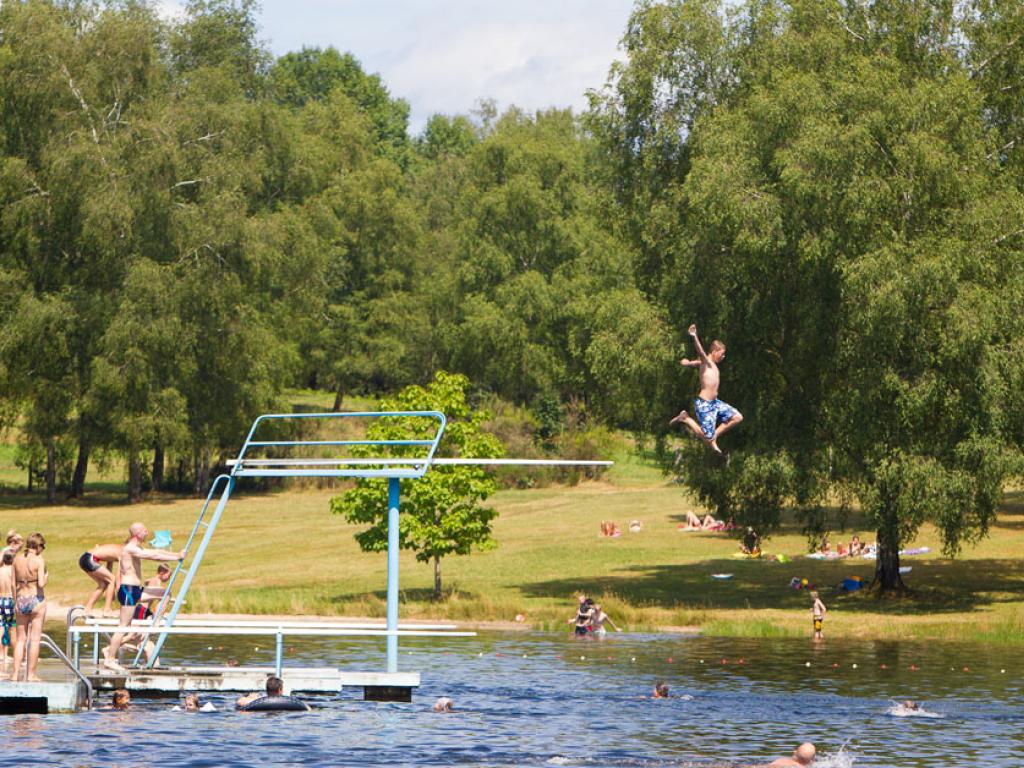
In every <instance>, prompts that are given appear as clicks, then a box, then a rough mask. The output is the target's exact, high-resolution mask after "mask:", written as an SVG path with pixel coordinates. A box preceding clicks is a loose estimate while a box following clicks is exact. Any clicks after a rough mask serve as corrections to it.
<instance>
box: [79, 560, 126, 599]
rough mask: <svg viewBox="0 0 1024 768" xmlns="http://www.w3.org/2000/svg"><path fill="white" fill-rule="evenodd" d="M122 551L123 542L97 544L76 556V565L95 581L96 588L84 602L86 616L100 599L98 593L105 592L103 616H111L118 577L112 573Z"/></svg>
mask: <svg viewBox="0 0 1024 768" xmlns="http://www.w3.org/2000/svg"><path fill="white" fill-rule="evenodd" d="M123 551H124V544H97V545H96V546H95V547H93V548H92V549H90V550H89V551H87V552H83V553H82V556H81V557H79V558H78V567H79V568H81V569H82V570H83V571H85V575H86V576H88V577H89V578H90V579H92V580H93V581H95V582H96V589H94V590H93V591H92V594H91V595H89V599H88V600H87V601H86V603H85V614H86V615H87V616H88V615H89V614H90V613H91V612H92V609H93V606H94V605H96V601H97V600H99V599H100V595H103V594H104V593H105V594H106V601H105V603H104V606H103V615H104V616H113V615H114V613H113V612H112V611H111V610H110V606H111V605H112V604H113V602H114V590H115V589H117V587H118V578H117V576H116V575H115V574H114V573H113V570H112V569H113V567H114V563H116V562H117V561H118V560H120V559H121V552H123Z"/></svg>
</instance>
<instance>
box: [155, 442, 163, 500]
mask: <svg viewBox="0 0 1024 768" xmlns="http://www.w3.org/2000/svg"><path fill="white" fill-rule="evenodd" d="M163 487H164V447H163V446H162V445H160V444H157V445H155V446H153V490H154V491H160V490H163Z"/></svg>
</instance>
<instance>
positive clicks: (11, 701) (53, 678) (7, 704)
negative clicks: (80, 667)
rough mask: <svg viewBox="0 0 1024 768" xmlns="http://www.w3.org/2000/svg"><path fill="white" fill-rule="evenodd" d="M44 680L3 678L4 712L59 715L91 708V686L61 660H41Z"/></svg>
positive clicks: (1, 712) (0, 705) (0, 703)
mask: <svg viewBox="0 0 1024 768" xmlns="http://www.w3.org/2000/svg"><path fill="white" fill-rule="evenodd" d="M39 676H40V677H41V678H43V682H41V683H24V682H20V683H14V682H11V681H10V680H3V681H0V715H23V714H39V715H46V714H55V713H67V712H80V711H81V710H83V709H88V708H89V703H90V702H89V695H90V691H89V688H88V686H87V685H86V684H85V683H84V682H82V681H81V680H79V679H78V678H77V677H76V676H75V675H73V674H71V673H70V672H69V671H68V669H67V667H65V666H64V665H63V664H61V663H60V662H57V661H55V660H50V659H41V660H40V661H39Z"/></svg>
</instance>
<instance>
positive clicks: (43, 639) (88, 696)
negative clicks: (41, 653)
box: [39, 634, 92, 709]
mask: <svg viewBox="0 0 1024 768" xmlns="http://www.w3.org/2000/svg"><path fill="white" fill-rule="evenodd" d="M43 646H46V647H47V648H49V649H50V650H51V651H53V653H54V655H55V656H56V657H57V658H58V659H60V660H61V661H62V662H63V663H64V666H65V667H67V668H68V669H69V670H71V672H72V674H74V676H75V677H77V678H78V679H79V680H80V681H82V682H83V683H85V706H86V708H87V709H92V683H90V682H89V678H87V677H86V676H85V675H83V674H82V672H81V670H80V669H79V668H78V667H76V666H75V665H74V664H72V663H71V659H69V658H68V657H67V655H66V654H65V653H64V651H62V650H61V649H60V646H59V645H57V644H56V643H55V642H54V641H53V638H52V637H50V636H49V635H46V634H43V635H40V637H39V647H40V648H41V647H43Z"/></svg>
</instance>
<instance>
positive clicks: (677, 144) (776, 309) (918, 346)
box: [591, 0, 1024, 589]
mask: <svg viewBox="0 0 1024 768" xmlns="http://www.w3.org/2000/svg"><path fill="white" fill-rule="evenodd" d="M687 6H689V7H687ZM716 6H717V4H711V3H708V4H684V3H669V4H666V6H665V7H663V8H662V7H659V8H657V9H655V8H653V7H650V6H648V5H646V4H643V5H641V6H639V7H638V10H637V12H636V13H635V14H634V20H633V23H632V25H631V27H630V32H629V33H628V34H627V40H629V41H631V44H632V43H637V44H638V45H639V48H636V49H631V51H630V52H631V57H630V60H629V62H628V63H626V64H624V65H622V66H621V67H619V68H617V69H616V70H614V71H613V79H612V83H611V84H610V86H609V88H608V89H606V91H605V92H604V93H603V94H601V98H600V99H598V100H597V102H596V104H595V111H594V113H592V118H591V119H592V121H593V122H594V124H595V126H596V128H595V130H596V131H597V135H598V136H599V138H600V140H601V142H602V146H603V147H604V148H605V152H606V153H607V155H608V157H609V160H610V161H611V162H612V163H614V165H613V166H612V167H613V168H615V169H616V170H617V171H618V175H617V178H618V180H619V181H620V182H622V183H623V184H624V187H623V188H621V189H620V190H619V191H618V199H619V200H620V201H621V204H622V206H623V216H624V217H626V221H627V222H628V225H629V227H630V228H631V230H632V231H634V232H635V237H636V238H637V239H638V241H639V244H638V246H637V247H639V248H649V247H650V244H652V243H653V244H666V245H667V247H666V248H664V249H661V248H659V249H657V250H658V259H660V260H662V261H660V262H654V263H653V268H651V262H648V261H647V260H645V259H641V260H640V261H639V262H638V264H639V268H640V270H641V274H638V277H637V281H638V283H639V284H640V285H642V286H649V289H650V290H652V291H656V292H657V296H658V299H659V303H661V304H662V305H663V306H664V307H665V310H666V311H667V312H668V313H669V316H670V318H671V320H672V322H673V324H674V325H675V327H676V328H679V329H681V328H684V327H686V324H687V323H688V322H690V321H691V320H697V321H698V322H699V323H702V328H703V329H704V331H705V332H706V333H707V334H710V335H712V336H719V337H721V338H723V339H724V340H725V341H726V343H727V345H728V347H729V359H728V360H727V362H726V365H725V367H724V368H723V376H724V378H723V396H725V397H726V398H727V399H728V400H730V402H732V403H734V404H735V405H737V406H738V407H739V408H740V409H741V410H743V412H744V414H745V416H746V420H745V422H744V425H743V428H742V429H741V430H738V431H737V432H736V433H734V434H731V435H730V438H729V441H730V444H731V445H732V446H733V448H734V455H733V456H732V461H731V462H730V464H729V466H728V467H727V468H722V466H721V465H720V464H718V463H717V462H708V461H706V460H705V459H706V457H705V456H704V454H703V453H702V452H699V451H697V450H693V451H688V452H687V454H686V455H687V456H688V457H689V458H688V460H687V463H686V477H687V481H688V482H689V483H690V484H691V485H692V486H693V487H694V489H695V490H697V491H698V493H700V494H701V495H702V496H703V497H704V498H705V499H708V500H713V501H714V503H715V504H716V505H717V506H718V508H719V509H720V510H722V511H734V512H735V513H736V514H737V515H738V517H739V519H742V518H743V517H744V516H752V517H753V518H757V519H759V520H760V521H761V524H762V525H766V526H768V528H769V530H767V531H766V530H762V531H761V532H762V533H767V532H770V529H771V528H772V527H774V526H775V525H777V523H778V520H779V516H778V510H779V509H780V508H781V506H782V505H784V504H791V503H792V504H796V505H797V507H798V511H799V512H800V513H801V514H802V515H803V516H804V519H805V521H806V522H807V523H808V526H809V528H811V529H812V530H814V529H820V528H821V527H822V516H823V514H824V509H823V506H822V503H823V499H824V496H825V493H826V492H827V490H828V488H829V487H830V485H831V484H833V483H842V484H844V486H845V487H852V488H854V489H855V491H856V493H857V494H858V496H859V498H860V501H861V508H862V511H863V512H864V514H865V515H866V516H867V517H868V519H869V520H870V521H871V522H872V524H873V525H874V527H875V528H876V531H877V535H878V542H879V551H880V556H879V559H878V566H877V567H878V571H877V579H878V583H879V584H880V585H881V586H882V587H883V588H885V589H890V588H894V587H898V586H899V585H900V582H899V573H898V565H899V558H898V551H899V548H900V547H901V546H902V545H903V543H904V542H906V541H908V540H909V537H911V536H912V535H913V534H914V532H915V531H916V530H917V528H918V526H919V525H920V523H921V522H922V521H924V520H930V521H932V522H934V523H935V524H936V525H937V526H938V528H939V531H940V533H941V535H942V537H943V541H944V545H945V548H946V551H947V553H949V554H955V553H956V552H957V551H958V550H959V548H960V546H961V545H962V543H964V542H969V541H973V540H975V539H976V538H977V537H978V536H981V535H984V533H985V532H986V530H987V528H988V525H989V524H990V523H991V520H992V516H993V514H994V511H995V505H996V503H997V501H998V498H999V495H1000V492H1001V491H1000V489H1001V484H1002V481H1003V478H1004V477H1005V475H1006V472H1007V470H1008V467H1009V466H1010V465H1009V463H1008V461H1007V451H1008V450H1009V449H1011V448H1012V446H1013V443H1014V439H1015V438H1016V436H1017V435H1019V431H1018V430H1019V427H1017V426H1016V424H1018V423H1019V422H1017V421H1016V419H1015V418H1014V417H1008V416H1007V415H1006V411H1007V410H1008V409H1007V408H1006V407H1005V405H1004V404H1005V403H1006V402H1007V401H1009V402H1018V398H1019V394H1018V393H1017V392H1016V391H1015V389H1014V384H1015V383H1016V382H1019V380H1020V377H1019V376H1018V375H1015V374H1014V373H1013V370H1014V368H1015V367H1016V366H1017V365H1018V364H1019V360H1020V352H1019V349H1020V339H1021V330H1022V328H1021V324H1020V322H1019V319H1018V318H1017V317H1016V316H1011V315H1010V314H1008V312H1007V310H1006V308H1007V307H1009V306H1012V305H1015V304H1019V303H1020V300H1021V298H1022V297H1024V294H1022V293H1021V290H1022V285H1024V284H1022V282H1021V280H1020V268H1019V265H1020V263H1021V261H1020V259H1019V257H1017V256H1015V255H1013V254H1019V248H1020V241H1019V230H1020V227H1019V225H1018V223H1017V222H1018V221H1019V211H1020V210H1021V208H1020V205H1019V202H1018V201H1017V193H1016V192H1015V190H1013V189H1012V186H1011V185H1010V184H1008V183H1007V181H1006V180H1005V179H1003V178H1001V177H1000V175H999V174H998V164H997V163H996V162H995V160H996V159H997V158H998V157H999V153H998V152H993V149H994V147H993V143H992V138H993V137H992V135H991V134H990V133H988V131H987V126H986V125H985V123H984V121H983V120H982V115H983V114H984V103H983V101H982V93H981V92H980V91H979V89H978V87H977V84H976V82H975V81H973V80H972V78H971V76H970V72H969V71H968V69H967V67H966V66H965V63H964V61H963V60H962V59H961V58H959V57H958V45H957V43H958V40H959V37H958V36H960V35H961V34H962V33H961V32H960V31H958V26H957V25H958V20H957V17H956V15H955V14H954V13H953V9H952V6H950V5H944V6H941V7H938V6H934V4H927V3H915V2H910V1H909V0H908V2H898V3H878V4H867V3H841V2H825V3H822V2H817V1H814V2H811V1H810V0H808V1H806V2H804V1H799V2H792V3H780V2H772V1H771V0H767V1H764V2H750V3H747V4H746V5H745V6H744V7H743V8H742V9H741V10H740V12H739V13H738V15H735V16H731V17H730V16H729V15H727V14H724V13H723V12H722V9H721V8H719V7H716ZM693 14H697V16H698V20H702V21H699V23H698V20H695V19H694V17H693ZM708 14H711V17H713V18H711V17H709V15H708ZM666 19H671V20H672V21H673V23H660V22H664V21H665V20H666ZM714 19H725V20H726V24H727V26H726V27H725V28H724V31H723V33H722V34H719V33H718V32H717V31H715V30H716V27H715V21H714ZM667 32H671V33H672V36H671V37H669V38H666V33H667ZM698 49H699V50H704V51H707V52H708V55H707V56H706V57H705V58H706V59H707V62H708V64H709V67H710V69H708V68H705V69H706V70H707V71H706V76H705V75H704V74H701V73H702V72H704V71H705V70H702V69H701V68H699V67H694V66H690V65H689V64H687V62H690V61H692V59H691V58H688V56H689V55H690V54H691V52H692V51H695V50H698ZM680 62H682V64H681V65H680ZM712 64H713V67H711V66H710V65H712ZM715 72H720V73H728V74H729V77H726V78H721V77H718V76H717V75H714V73H715ZM695 77H699V82H701V83H703V84H706V87H700V88H694V85H693V84H694V83H695V82H698V80H695V79H694V78H695ZM716 83H717V84H716ZM645 89H646V90H645ZM666 106H668V107H670V108H669V109H668V111H667V112H666V109H665V107H666ZM669 118H671V120H669ZM663 124H665V125H668V126H669V127H670V131H669V132H668V133H666V134H662V141H661V142H658V141H655V142H654V143H653V144H652V143H651V142H650V141H649V140H648V139H649V137H650V136H651V132H654V131H657V129H658V128H659V127H660V126H661V125H663ZM995 149H998V148H995ZM648 156H649V162H648V164H646V165H645V164H644V163H645V160H647V159H648ZM659 158H660V159H665V158H668V159H669V160H672V159H673V158H679V159H680V162H672V163H671V164H669V165H667V166H666V165H659V164H658V163H659V162H660V161H659ZM630 168H634V169H635V168H639V169H642V170H643V171H648V172H649V173H640V174H639V175H630V174H629V173H623V169H630ZM655 169H658V170H657V172H655ZM652 180H653V181H652ZM651 194H653V195H654V196H655V197H663V198H664V200H667V201H668V205H669V210H667V211H664V215H662V213H663V211H661V210H659V209H658V207H657V203H652V208H651V214H650V215H649V216H643V217H640V216H638V214H640V213H645V210H644V208H642V207H638V202H639V204H640V205H641V206H646V205H647V201H648V197H647V196H648V195H651ZM673 243H674V245H673ZM651 277H653V278H656V279H654V280H651V279H649V278H651ZM1018 314H1019V313H1018ZM967 318H970V321H967V320H966V319H967ZM680 380H683V377H680ZM677 402H678V401H677ZM665 410H666V412H668V411H669V410H670V407H666V408H665ZM830 449H831V452H830ZM766 486H770V487H771V489H772V490H771V493H770V494H769V495H770V498H769V497H766V495H765V493H766V491H765V488H766ZM757 510H761V512H757Z"/></svg>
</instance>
